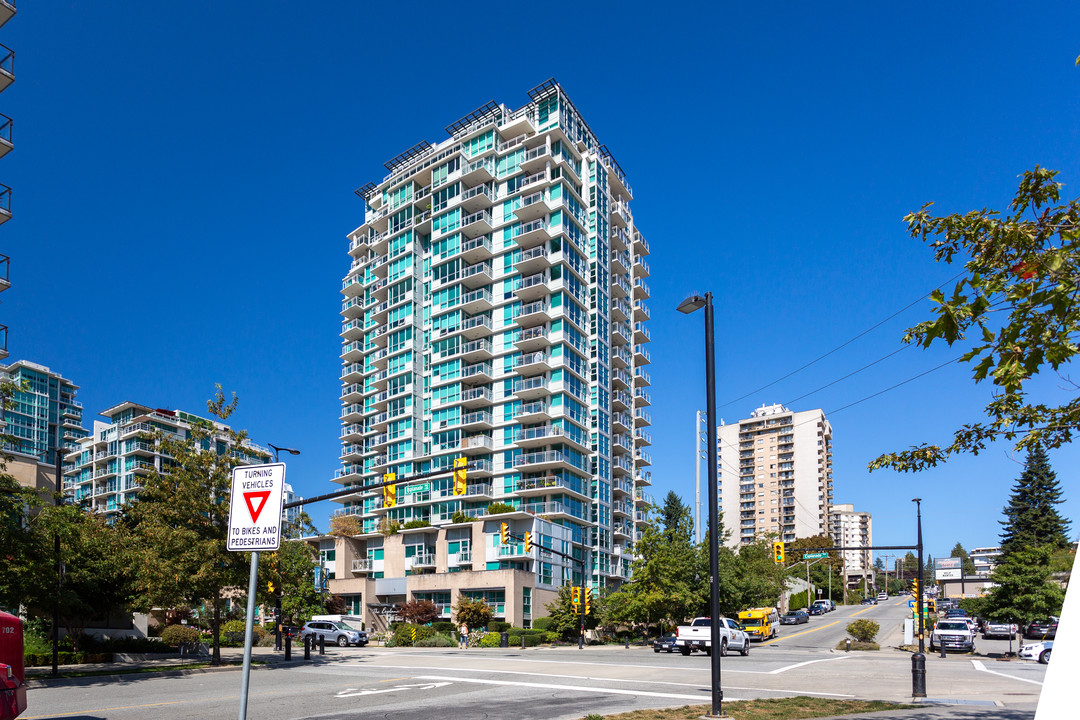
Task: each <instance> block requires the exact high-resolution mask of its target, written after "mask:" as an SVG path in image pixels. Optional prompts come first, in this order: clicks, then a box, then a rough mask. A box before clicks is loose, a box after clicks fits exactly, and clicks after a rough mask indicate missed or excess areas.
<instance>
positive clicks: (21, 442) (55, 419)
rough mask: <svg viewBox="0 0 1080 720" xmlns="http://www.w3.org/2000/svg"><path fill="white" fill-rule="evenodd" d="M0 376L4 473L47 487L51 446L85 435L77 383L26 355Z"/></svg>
mask: <svg viewBox="0 0 1080 720" xmlns="http://www.w3.org/2000/svg"><path fill="white" fill-rule="evenodd" d="M0 1H2V0H0ZM0 380H6V381H10V382H12V383H14V384H15V385H16V387H18V388H20V389H19V390H17V391H16V392H15V394H14V395H13V396H12V398H11V407H8V408H2V407H0V418H2V423H0V424H2V425H3V432H4V434H5V435H9V436H11V437H12V441H11V442H6V443H4V444H3V448H2V449H3V451H4V452H5V453H8V454H9V455H10V456H11V458H12V460H11V461H10V462H9V463H8V472H10V473H11V474H12V475H13V476H14V477H15V479H16V480H17V481H18V482H19V484H20V485H23V486H25V487H33V488H37V489H39V490H44V491H47V492H52V491H53V490H54V489H55V487H56V485H55V483H56V448H57V447H58V446H59V447H60V448H61V450H62V451H63V453H64V454H66V453H67V452H70V451H71V450H72V449H74V448H76V447H77V446H78V442H79V440H80V439H82V438H84V437H86V435H87V432H86V428H84V427H83V426H82V405H81V404H80V403H79V401H78V400H76V399H75V396H76V394H77V393H78V390H79V386H78V385H75V384H74V383H73V382H71V381H70V380H67V379H66V378H64V377H63V376H62V375H60V374H59V373H56V372H53V371H52V370H50V369H49V368H47V367H45V366H44V365H39V364H37V363H34V362H30V361H28V360H19V361H17V362H13V363H11V364H10V365H0Z"/></svg>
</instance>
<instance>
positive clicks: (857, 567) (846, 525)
mask: <svg viewBox="0 0 1080 720" xmlns="http://www.w3.org/2000/svg"><path fill="white" fill-rule="evenodd" d="M829 517H830V523H829V525H830V528H829V531H830V532H829V534H830V535H831V536H832V540H833V543H834V544H835V545H836V547H868V546H870V545H873V544H874V542H873V541H874V532H873V520H872V518H871V517H870V513H868V512H857V511H856V510H855V506H854V505H853V504H851V503H838V504H836V505H833V506H832V510H831V511H830V513H829ZM841 556H842V557H843V559H844V572H845V573H846V574H847V577H848V580H849V581H850V580H852V579H854V578H862V577H868V578H870V579H871V581H872V580H873V575H874V565H873V563H874V559H873V557H872V554H871V552H870V551H869V550H845V551H843V552H842V553H841Z"/></svg>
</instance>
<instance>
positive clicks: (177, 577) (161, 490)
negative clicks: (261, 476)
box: [128, 385, 251, 665]
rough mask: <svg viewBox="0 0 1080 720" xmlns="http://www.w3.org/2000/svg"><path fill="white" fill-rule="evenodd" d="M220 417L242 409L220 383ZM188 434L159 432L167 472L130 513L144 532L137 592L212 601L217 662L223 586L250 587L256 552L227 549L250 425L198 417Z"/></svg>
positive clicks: (153, 603) (172, 601) (212, 407)
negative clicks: (236, 473)
mask: <svg viewBox="0 0 1080 720" xmlns="http://www.w3.org/2000/svg"><path fill="white" fill-rule="evenodd" d="M206 404H207V408H208V409H209V411H210V414H211V415H213V416H214V417H216V418H218V419H219V420H221V421H224V420H226V419H227V418H228V417H229V416H230V415H232V413H233V412H234V411H235V410H236V405H237V399H236V396H235V395H233V397H232V400H231V401H226V399H225V394H224V393H223V392H222V390H221V386H220V385H219V386H218V387H217V390H216V392H215V394H214V397H213V398H212V399H211V400H209V401H207V403H206ZM190 422H191V430H190V431H189V433H188V436H187V437H185V438H180V437H175V436H171V435H159V442H160V444H161V450H162V452H163V454H165V455H167V456H169V457H171V458H172V462H171V464H170V465H169V466H168V467H167V468H166V469H165V470H164V471H162V472H160V473H159V472H153V473H151V475H150V476H149V477H148V478H147V479H146V481H145V483H144V485H143V489H142V491H141V492H140V493H139V497H138V500H137V501H136V502H135V503H133V504H132V505H131V508H130V512H129V516H128V520H129V522H130V524H131V527H132V531H133V533H134V534H135V536H136V538H137V542H136V547H137V548H138V556H137V557H138V562H137V568H138V583H137V588H138V593H137V598H136V602H137V604H138V605H139V606H141V607H142V608H143V609H146V610H149V609H150V608H151V607H172V606H174V605H181V604H187V605H192V606H197V605H199V604H200V603H206V604H207V605H209V607H210V628H211V632H212V634H213V638H214V641H213V655H212V659H211V662H212V663H213V664H215V665H218V664H220V663H221V648H220V645H219V641H218V638H219V636H220V634H221V633H220V630H221V621H222V612H223V610H224V607H223V606H224V595H223V591H224V590H225V589H226V588H229V587H244V586H246V582H247V575H248V562H249V555H248V554H247V553H235V552H228V551H227V550H226V549H225V540H226V532H227V529H228V524H229V517H228V515H229V495H230V492H231V480H232V470H233V468H234V467H235V466H237V465H239V464H240V463H241V459H240V458H241V457H243V456H245V455H247V454H250V453H251V449H250V448H249V446H248V443H247V433H246V432H245V431H240V432H236V431H233V430H229V429H224V427H223V426H222V427H218V426H215V425H214V424H213V423H211V422H209V421H206V420H198V419H192V420H191V421H190Z"/></svg>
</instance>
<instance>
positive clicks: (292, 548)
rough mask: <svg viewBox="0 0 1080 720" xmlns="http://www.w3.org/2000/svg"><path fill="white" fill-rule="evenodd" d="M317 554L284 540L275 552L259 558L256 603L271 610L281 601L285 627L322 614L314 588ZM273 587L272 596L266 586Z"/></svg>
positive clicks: (303, 544)
mask: <svg viewBox="0 0 1080 720" xmlns="http://www.w3.org/2000/svg"><path fill="white" fill-rule="evenodd" d="M317 564H318V552H317V551H316V550H315V548H313V547H312V546H311V545H309V544H308V543H306V542H303V541H300V540H285V541H283V542H282V543H281V547H280V548H279V549H278V551H277V552H273V553H262V555H261V556H260V558H259V586H258V587H259V595H258V600H259V602H263V603H266V604H268V605H270V606H273V605H274V604H276V602H277V600H278V596H279V595H280V598H281V614H282V618H283V621H284V622H285V623H287V624H299V623H300V622H306V621H307V620H308V619H309V618H311V616H312V615H317V614H319V613H320V612H322V609H323V602H324V598H323V596H322V594H320V593H319V591H318V590H317V589H316V588H315V567H316V566H317ZM271 582H272V583H273V584H274V589H275V592H274V593H270V592H269V584H268V583H271Z"/></svg>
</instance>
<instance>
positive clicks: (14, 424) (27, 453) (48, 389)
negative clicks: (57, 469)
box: [0, 360, 87, 466]
mask: <svg viewBox="0 0 1080 720" xmlns="http://www.w3.org/2000/svg"><path fill="white" fill-rule="evenodd" d="M0 379H2V380H10V381H11V382H13V383H15V385H16V386H17V387H18V388H19V389H18V390H16V392H15V394H14V395H13V396H12V398H11V400H12V404H11V407H10V408H2V407H0V418H2V420H3V425H4V433H5V434H7V435H9V436H11V437H12V438H13V441H12V443H10V444H8V445H7V446H5V447H3V448H0V449H2V450H4V451H5V452H11V453H14V454H16V455H22V456H24V457H26V458H32V459H33V460H36V461H37V462H40V463H43V464H46V465H50V466H51V465H53V464H54V463H55V462H56V455H55V450H56V448H57V447H60V448H61V449H62V450H65V451H70V450H71V449H72V448H74V447H76V445H77V443H78V442H79V440H80V439H81V438H84V437H86V434H87V433H86V429H85V428H84V427H83V426H82V404H80V403H79V401H78V400H76V399H75V395H76V393H77V392H78V390H79V386H78V385H76V384H74V383H73V382H71V381H70V380H68V379H66V378H64V377H63V376H62V375H60V373H57V372H53V371H52V370H50V369H49V368H47V367H45V366H44V365H39V364H37V363H34V362H30V361H28V360H18V361H16V362H13V363H11V364H10V365H0Z"/></svg>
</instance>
